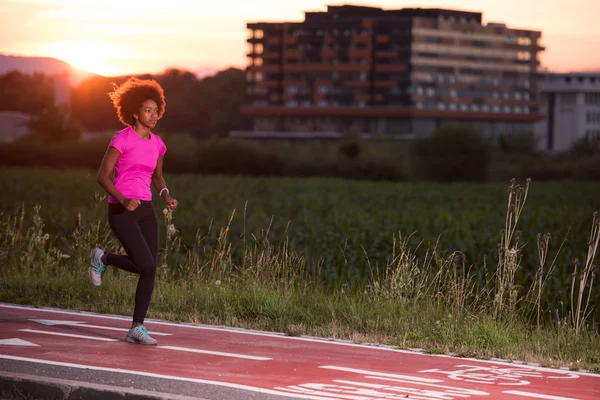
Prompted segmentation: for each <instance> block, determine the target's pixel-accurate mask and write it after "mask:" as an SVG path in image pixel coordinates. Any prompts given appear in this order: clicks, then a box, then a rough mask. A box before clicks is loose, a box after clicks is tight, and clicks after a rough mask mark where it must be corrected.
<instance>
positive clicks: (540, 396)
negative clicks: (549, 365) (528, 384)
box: [502, 390, 578, 400]
mask: <svg viewBox="0 0 600 400" xmlns="http://www.w3.org/2000/svg"><path fill="white" fill-rule="evenodd" d="M502 393H506V394H512V395H515V396H521V397H531V398H534V399H545V400H578V399H574V398H572V397H556V396H549V395H547V394H538V393H530V392H521V391H518V390H507V391H504V392H502Z"/></svg>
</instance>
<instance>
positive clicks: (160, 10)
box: [0, 0, 600, 76]
mask: <svg viewBox="0 0 600 400" xmlns="http://www.w3.org/2000/svg"><path fill="white" fill-rule="evenodd" d="M335 4H355V5H365V6H375V7H382V8H385V9H391V8H403V7H439V8H452V9H460V10H466V11H478V12H483V19H484V23H487V22H504V23H506V24H507V25H508V26H509V27H511V28H521V29H531V30H539V31H542V35H543V36H542V44H543V45H545V46H546V48H547V50H546V51H545V52H544V54H543V55H542V57H541V60H542V65H543V66H544V67H548V68H549V69H551V70H554V71H569V70H590V69H594V70H600V23H598V16H599V15H600V1H599V0H572V1H570V2H569V3H567V2H566V1H565V0H485V1H481V0H422V1H398V0H395V1H392V0H363V1H336V0H332V1H321V0H300V1H289V2H288V1H285V0H217V1H207V0H159V1H157V0H102V1H96V0H89V1H87V0H0V19H1V21H2V23H1V24H0V54H8V55H26V56H50V57H56V58H60V59H62V60H65V61H67V62H70V63H72V64H73V65H75V66H77V67H80V68H83V69H86V70H90V71H93V72H96V73H100V74H102V75H107V76H110V75H121V74H134V73H144V72H149V73H157V72H161V71H163V70H164V69H165V68H170V67H174V68H181V69H187V70H191V71H202V70H218V69H223V68H226V67H229V66H234V67H240V68H242V67H245V65H246V52H247V45H246V37H247V30H246V23H247V22H258V21H302V19H303V18H304V11H313V10H320V11H325V10H326V6H327V5H335ZM567 4H569V5H567Z"/></svg>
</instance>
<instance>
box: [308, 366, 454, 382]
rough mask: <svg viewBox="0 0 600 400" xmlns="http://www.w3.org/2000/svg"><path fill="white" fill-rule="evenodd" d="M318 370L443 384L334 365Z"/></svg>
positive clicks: (426, 379)
mask: <svg viewBox="0 0 600 400" xmlns="http://www.w3.org/2000/svg"><path fill="white" fill-rule="evenodd" d="M319 368H323V369H331V370H334V371H344V372H353V373H355V374H363V375H377V376H382V377H385V378H393V379H409V380H411V381H415V382H423V383H441V382H444V381H443V380H441V379H429V378H419V377H416V376H411V375H398V374H387V373H383V372H375V371H367V370H365V369H356V368H346V367H336V366H334V365H323V366H321V367H319Z"/></svg>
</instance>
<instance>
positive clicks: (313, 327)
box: [0, 169, 600, 369]
mask: <svg viewBox="0 0 600 400" xmlns="http://www.w3.org/2000/svg"><path fill="white" fill-rule="evenodd" d="M166 179H167V184H168V186H169V188H170V190H171V193H172V195H173V196H174V197H176V198H177V199H178V200H179V204H180V206H179V209H178V210H177V211H176V212H174V213H173V216H172V220H171V221H169V222H166V221H164V219H163V218H162V209H163V207H162V205H161V204H159V203H158V202H157V203H156V209H157V212H158V213H159V214H160V217H161V218H160V220H161V237H162V238H163V239H162V241H163V247H166V248H167V251H163V252H162V254H161V265H162V268H161V270H160V279H159V283H158V286H157V288H158V289H157V292H158V293H162V297H160V296H161V295H157V296H159V297H158V298H160V299H161V301H160V302H159V301H157V300H156V298H157V297H155V300H154V301H153V305H152V306H151V313H152V312H155V314H153V315H154V316H161V317H165V318H172V319H178V320H182V319H185V320H192V321H205V322H206V321H207V322H218V323H226V324H232V325H241V326H251V327H259V328H262V329H276V330H283V331H287V332H289V333H291V334H294V333H300V334H302V333H310V334H323V335H328V336H336V337H346V338H356V336H355V335H357V334H360V335H367V338H366V339H364V338H363V339H360V340H367V341H384V342H389V343H393V344H397V345H400V346H402V347H409V346H419V347H424V348H429V349H431V351H458V352H459V353H460V352H464V354H471V353H473V354H475V355H478V356H483V357H488V356H503V357H508V358H513V357H517V358H521V359H528V360H536V359H537V360H538V361H539V362H542V363H546V364H550V365H551V364H553V362H556V363H557V364H563V363H565V362H567V364H568V365H571V366H572V365H573V363H575V365H576V366H588V367H591V368H592V369H593V368H596V367H594V365H596V364H598V359H599V358H600V350H598V349H599V348H600V346H598V344H599V340H598V335H597V334H595V333H594V332H595V331H597V329H598V327H597V324H598V322H599V321H600V317H599V315H600V313H599V312H598V310H596V309H594V308H593V307H594V306H595V305H596V303H597V302H598V299H599V298H598V294H599V293H600V290H599V287H598V284H597V279H596V280H595V281H594V282H593V283H592V285H591V289H592V290H591V295H590V296H589V299H590V300H589V302H587V303H586V302H585V300H586V299H587V296H588V293H589V290H590V286H589V285H588V283H589V281H588V280H586V281H585V285H587V286H584V287H583V290H584V296H583V301H584V304H588V308H587V312H589V315H586V317H587V318H585V321H586V324H584V326H582V327H581V329H580V331H581V332H584V333H585V334H581V335H576V334H568V333H565V331H564V330H563V329H567V327H569V326H571V325H572V324H573V319H572V317H573V314H572V313H571V311H572V310H573V308H572V307H571V305H572V304H571V301H570V299H571V296H572V294H573V293H572V292H573V290H574V289H573V288H572V286H571V280H572V275H573V271H574V260H575V259H576V258H578V259H579V260H580V264H581V265H580V267H579V269H578V272H581V269H582V267H583V266H585V260H586V257H587V252H588V241H590V231H591V227H592V215H593V213H594V211H596V210H598V209H600V207H599V206H600V183H597V182H583V183H582V182H578V183H572V182H554V183H549V182H545V183H536V182H532V183H531V185H530V189H529V193H528V197H527V200H526V204H525V207H524V210H523V213H522V215H521V218H520V220H519V223H518V225H517V228H516V229H517V230H520V231H521V234H520V239H519V242H518V244H517V251H516V253H515V254H517V259H516V261H515V262H514V265H515V266H516V268H515V270H514V278H511V283H510V285H509V286H507V287H505V289H507V290H509V291H511V292H512V291H514V297H512V298H513V299H516V300H517V302H516V303H517V304H512V303H511V301H507V305H506V307H504V308H503V310H504V311H502V313H501V315H498V313H497V312H496V311H498V310H497V309H496V308H495V307H496V306H495V305H494V303H493V294H494V291H495V290H497V287H498V283H497V279H498V277H497V276H494V273H495V272H496V266H497V264H498V246H499V242H500V237H501V230H502V229H503V228H504V226H505V217H506V212H507V195H508V193H507V188H508V186H509V182H507V183H506V184H447V185H444V184H433V183H389V182H388V183H386V182H377V183H374V182H365V181H363V182H356V181H347V180H346V181H344V180H334V179H285V178H281V179H280V178H278V179H274V178H273V179H267V178H250V177H243V178H241V177H240V178H236V177H224V176H210V177H203V176H191V175H173V176H167V177H166ZM0 182H2V187H3V188H4V190H2V191H0V213H1V214H2V221H3V222H2V223H3V231H2V233H1V234H2V237H0V244H1V246H2V247H1V251H0V261H1V262H2V264H5V266H4V267H3V266H0V276H1V277H2V282H3V283H0V289H2V294H0V301H18V302H24V303H36V304H45V303H43V302H51V303H53V305H61V304H63V305H66V306H72V307H76V308H84V309H95V310H100V311H111V312H123V313H128V309H129V308H130V305H129V303H127V299H130V297H126V298H125V300H118V299H119V293H123V287H130V282H129V280H126V281H125V282H121V280H117V279H115V280H114V286H113V289H111V288H110V287H108V286H107V288H106V289H103V292H102V299H104V302H101V303H100V304H98V303H94V301H93V300H92V299H93V296H94V294H93V291H92V290H91V289H89V288H87V286H84V285H85V282H84V281H85V279H83V278H85V276H83V278H80V277H78V276H77V275H76V274H73V270H74V269H75V271H78V270H77V268H81V271H79V272H77V273H81V275H85V274H84V268H85V263H86V262H87V258H86V257H87V255H88V254H89V249H90V247H91V246H93V245H96V244H100V242H102V243H103V244H105V245H107V246H108V247H109V248H116V243H115V242H114V239H112V237H111V235H110V232H109V231H108V229H107V227H106V204H105V202H106V200H105V199H104V200H103V199H101V198H100V197H101V189H100V187H99V186H98V185H97V184H96V182H95V171H60V170H52V171H49V170H39V169H38V170H34V169H0ZM521 184H523V183H521ZM35 205H40V206H41V208H40V211H39V214H40V217H41V221H43V223H44V224H45V226H44V227H43V228H42V229H41V230H40V231H39V232H37V233H38V234H37V236H39V234H40V233H41V234H42V236H43V234H45V233H48V235H49V237H48V240H47V241H43V240H42V243H41V244H39V246H37V245H36V244H33V245H29V247H27V242H26V240H25V236H26V235H25V233H24V232H25V229H24V228H23V229H22V231H23V234H22V235H21V239H19V240H20V242H19V243H20V244H19V245H15V244H14V243H15V241H16V239H15V238H16V236H17V235H16V228H15V227H17V225H18V220H19V217H20V215H21V214H20V213H21V212H22V211H23V210H24V211H23V212H24V216H23V218H24V221H25V222H24V223H25V224H26V225H27V224H28V225H31V223H32V222H31V220H32V218H33V216H34V215H35V212H34V206H35ZM232 214H233V217H232ZM169 223H171V224H173V226H174V228H175V230H176V232H175V233H174V234H173V235H170V236H168V235H167V234H166V229H165V227H166V225H167V224H169ZM39 224H40V222H39V221H38V225H39ZM10 226H12V227H13V228H10ZM38 228H39V226H38ZM31 232H33V231H31ZM547 232H549V233H551V238H550V240H549V246H548V253H547V261H546V264H545V265H544V273H545V275H544V279H545V280H544V286H543V290H542V291H541V293H540V294H539V296H538V297H536V296H532V295H531V293H529V294H528V291H529V289H530V287H531V285H532V282H533V281H534V280H535V277H536V269H537V266H538V262H539V261H538V240H537V235H538V233H541V234H545V233H547ZM220 233H222V234H220ZM34 236H35V235H34ZM11 240H12V241H11ZM19 246H20V247H19ZM36 246H37V247H36ZM111 246H112V247H111ZM17 247H19V249H18V250H19V251H16V250H15V249H16V248H17ZM36 252H37V253H36ZM53 252H54V253H53ZM17 253H18V254H17ZM24 254H28V255H24ZM460 254H464V256H465V257H464V259H463V258H461V257H458V258H457V257H456V256H457V255H460ZM457 260H458V261H457ZM553 261H554V266H552V264H553ZM40 262H41V263H42V264H46V265H47V266H48V268H47V269H44V268H43V267H42V266H40V265H39V264H40ZM80 264H81V265H80ZM40 268H41V269H40ZM36 271H37V272H36ZM548 271H551V273H550V274H548ZM36 274H38V275H39V276H45V277H48V281H49V282H50V283H48V284H45V283H43V282H39V281H36V280H35V279H32V280H30V281H29V282H26V281H24V280H23V279H24V277H33V278H35V277H36ZM61 274H66V275H68V276H63V275H61ZM56 276H58V277H59V278H60V277H62V278H60V279H55V278H54V277H56ZM111 276H114V277H117V278H118V277H119V276H121V275H119V273H114V274H113V275H111ZM590 277H591V275H590ZM111 279H112V278H111ZM546 279H547V280H546ZM217 280H218V281H219V284H220V285H219V289H218V293H219V296H225V297H224V298H220V297H219V298H218V299H214V298H213V297H210V296H211V293H213V291H214V290H215V289H214V282H216V281H217ZM27 284H29V285H34V286H35V287H36V288H37V289H36V290H34V291H31V292H30V293H27V294H24V293H23V292H25V291H27V289H26V288H27ZM128 285H129V286H128ZM577 285H579V281H577ZM181 287H184V288H186V291H188V290H189V298H185V295H184V294H183V293H181V290H180V288H181ZM69 288H70V289H69ZM240 288H241V289H240ZM178 289H179V293H178ZM246 289H247V290H246ZM575 289H577V287H575ZM202 290H205V291H206V293H204V292H203V291H202ZM125 292H126V293H129V292H127V291H125ZM56 293H62V294H63V295H64V296H65V298H61V296H58V297H57V296H56ZM228 293H229V294H230V295H231V296H233V299H234V300H235V301H234V302H233V303H234V304H233V303H227V301H226V299H228V298H229V297H227V296H229V295H228ZM236 293H237V294H236ZM507 293H508V292H507ZM213 294H214V293H213ZM303 294H310V296H303ZM129 295H130V294H128V295H127V296H129ZM574 295H575V298H576V297H577V293H574ZM508 297H510V296H508ZM193 299H195V301H196V302H197V303H193V301H192V300H193ZM211 299H212V300H211ZM229 299H230V298H229ZM230 300H231V299H230ZM426 300H427V301H426ZM432 300H435V301H432ZM223 301H225V304H224V303H223ZM398 301H400V302H401V306H400V303H398ZM407 302H408V303H407ZM411 302H412V303H411ZM199 304H203V305H202V306H200V305H199ZM261 304H262V305H261ZM410 304H414V307H412V308H411V307H409V306H410ZM283 306H285V309H283V308H282V307H283ZM538 306H539V309H538V308H537V307H538ZM270 307H273V308H274V309H271V308H270ZM430 307H433V308H432V309H431V310H430ZM440 307H442V309H440ZM445 307H448V308H450V314H448V310H446V311H444V309H445ZM332 310H343V312H342V314H343V316H338V317H339V320H337V322H336V323H337V324H338V325H337V328H335V329H334V328H332V327H331V326H330V324H331V312H332ZM403 310H404V311H403ZM423 310H430V311H431V312H430V313H428V312H424V311H423ZM403 313H410V315H407V314H403ZM538 314H539V321H540V322H539V324H538V323H537V318H538ZM441 315H442V316H444V317H440V316H441ZM409 316H410V317H411V318H418V319H422V320H423V321H422V322H414V324H410V323H409V324H408V325H407V324H406V323H403V324H399V322H398V321H393V320H392V321H389V320H386V318H387V319H396V318H408V317H409ZM469 318H476V319H477V321H478V322H477V324H475V323H472V321H471V320H470V319H469ZM334 320H335V318H334ZM409 321H410V320H409ZM469 321H471V322H469ZM328 324H329V325H328ZM440 324H441V326H442V327H443V328H444V331H447V332H446V333H447V334H448V335H450V337H452V338H454V339H453V340H458V343H456V342H453V341H452V340H449V339H448V337H446V339H440V338H439V337H437V336H436V335H439V330H438V331H436V332H437V333H436V334H435V335H433V334H432V333H431V332H433V331H431V329H432V327H431V326H429V325H434V326H438V327H439V326H440ZM489 324H492V325H489ZM495 324H499V325H495ZM503 324H517V325H516V326H515V325H503ZM538 325H539V326H538ZM467 326H468V328H466V327H467ZM490 326H491V327H493V330H494V334H495V335H499V336H500V337H502V336H503V335H505V337H504V339H498V340H499V342H498V343H497V341H492V342H493V343H487V342H485V340H484V345H481V343H480V339H481V338H479V339H478V337H479V336H478V335H480V334H478V333H476V332H475V333H473V335H474V337H473V343H471V344H469V343H470V342H469V343H467V344H465V343H463V342H462V340H463V339H464V337H468V336H469V335H468V334H467V335H466V336H465V331H464V329H473V330H475V331H477V330H478V329H484V330H485V329H492V328H491V327H490ZM519 326H525V327H527V329H530V328H531V329H533V330H532V331H531V336H530V337H528V339H523V338H521V337H520V336H519V337H516V336H511V335H522V334H526V333H524V332H519ZM536 326H537V327H538V328H542V327H543V329H545V330H544V331H539V330H537V328H536ZM461 329H462V330H461ZM503 332H504V333H503ZM507 332H513V333H511V334H509V333H507ZM551 332H553V333H551ZM567 332H568V329H567ZM360 335H359V336H360ZM399 335H400V337H402V338H403V339H399ZM486 335H487V334H486ZM486 335H484V336H486ZM536 335H539V336H536ZM552 335H557V336H555V337H556V343H555V344H556V346H558V350H557V352H558V353H560V354H562V355H561V356H560V357H559V359H558V361H556V360H555V361H552V360H553V359H554V357H556V356H555V355H554V354H553V350H552V345H551V343H550V344H549V345H548V346H550V347H549V348H548V349H546V350H540V349H539V342H538V345H537V346H538V351H537V352H536V351H535V350H532V349H533V348H535V345H534V344H533V343H534V342H535V340H538V341H539V340H542V342H543V341H545V340H549V341H550V342H552V339H541V338H542V337H545V338H550V337H552ZM564 335H567V336H566V337H567V339H568V340H567V339H565V336H564ZM590 335H591V336H590ZM461 337H462V338H463V339H461ZM536 338H537V339H536ZM569 338H571V339H569ZM503 340H506V342H507V344H506V346H508V348H506V349H504V347H503V346H504V345H503V344H501V343H503ZM512 340H515V341H521V342H522V343H527V341H528V340H532V341H533V342H531V346H533V347H532V349H529V350H524V349H521V350H516V349H515V348H513V347H510V344H509V343H510V342H511V341H512ZM565 340H567V342H565ZM569 340H572V341H569ZM579 341H584V342H585V343H587V344H583V343H582V342H579ZM500 342H501V343H500ZM477 343H479V345H478V344H477ZM494 343H495V344H494ZM499 343H500V344H499ZM565 343H566V344H565ZM574 343H577V345H578V346H580V347H581V346H582V347H581V349H580V350H577V352H578V353H577V354H575V353H569V352H567V353H565V351H566V350H565V347H568V348H570V347H571V346H574ZM514 345H515V346H517V344H514ZM523 346H525V345H523ZM525 347H526V346H525ZM590 348H591V349H594V348H595V350H593V351H591V353H590ZM485 349H487V350H485ZM585 349H587V353H586V350H585ZM580 351H584V353H581V354H579V352H580ZM536 354H538V355H540V356H539V357H538V358H536ZM577 357H579V358H577ZM569 363H571V364H569Z"/></svg>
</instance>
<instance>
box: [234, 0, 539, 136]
mask: <svg viewBox="0 0 600 400" xmlns="http://www.w3.org/2000/svg"><path fill="white" fill-rule="evenodd" d="M247 27H248V29H249V32H250V37H249V38H248V44H249V52H248V57H249V65H248V67H247V97H246V101H245V104H244V105H243V107H242V109H241V112H242V113H243V114H245V115H247V116H250V117H251V118H252V120H253V128H252V129H253V132H254V134H256V135H260V134H261V133H262V134H265V133H266V134H269V133H275V132H279V133H280V134H281V133H283V134H285V133H290V134H293V133H299V132H305V133H313V134H314V133H315V132H317V133H318V132H322V133H323V134H331V133H334V134H336V133H337V134H341V133H343V132H346V131H348V130H354V131H357V132H361V133H364V134H374V133H387V134H411V133H414V134H421V133H429V132H431V131H432V130H434V129H435V128H436V127H437V126H439V125H440V124H442V123H444V122H469V123H472V124H474V125H475V126H476V127H477V128H479V129H480V130H481V131H482V132H483V133H486V134H497V133H502V132H509V131H516V130H529V131H531V130H532V128H533V124H534V122H535V121H538V120H539V119H540V118H541V115H540V109H539V102H538V94H537V93H538V66H539V61H538V54H539V52H540V51H542V50H543V47H542V46H540V37H541V33H540V32H536V31H529V30H520V29H509V28H507V27H506V26H505V25H504V24H492V23H488V24H486V25H483V24H482V14H481V13H477V12H463V11H453V10H442V9H420V8H417V9H414V8H405V9H399V10H384V9H381V8H374V7H360V6H347V5H344V6H328V8H327V12H306V13H305V19H304V21H303V22H279V23H267V22H256V23H248V24H247Z"/></svg>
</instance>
